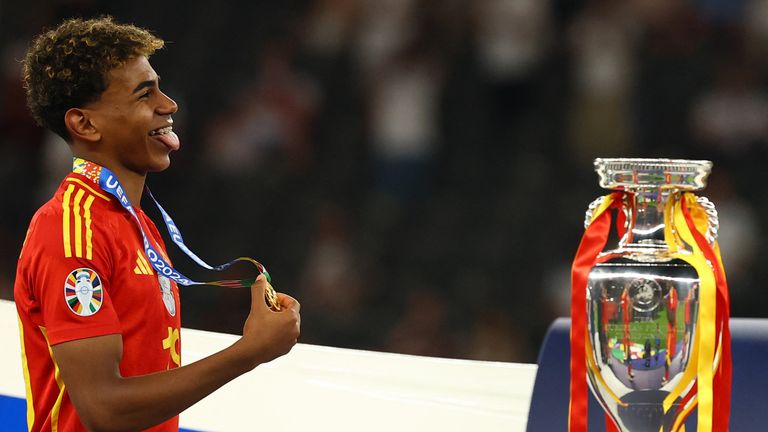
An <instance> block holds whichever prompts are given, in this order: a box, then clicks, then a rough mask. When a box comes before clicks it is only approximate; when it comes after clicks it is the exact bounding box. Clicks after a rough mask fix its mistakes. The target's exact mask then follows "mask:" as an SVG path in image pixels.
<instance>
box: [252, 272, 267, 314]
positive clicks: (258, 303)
mask: <svg viewBox="0 0 768 432" xmlns="http://www.w3.org/2000/svg"><path fill="white" fill-rule="evenodd" d="M266 289H267V278H266V277H265V276H264V275H263V274H260V275H259V277H257V278H256V280H255V281H254V282H253V285H251V310H254V309H262V308H267V304H266V303H265V302H264V295H265V292H266Z"/></svg>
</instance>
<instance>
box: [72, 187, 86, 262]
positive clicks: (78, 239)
mask: <svg viewBox="0 0 768 432" xmlns="http://www.w3.org/2000/svg"><path fill="white" fill-rule="evenodd" d="M83 195H85V191H84V190H83V189H78V191H77V193H76V194H75V202H74V204H73V206H72V213H74V215H75V256H76V257H78V258H82V257H83V220H82V217H81V216H80V201H82V199H83Z"/></svg>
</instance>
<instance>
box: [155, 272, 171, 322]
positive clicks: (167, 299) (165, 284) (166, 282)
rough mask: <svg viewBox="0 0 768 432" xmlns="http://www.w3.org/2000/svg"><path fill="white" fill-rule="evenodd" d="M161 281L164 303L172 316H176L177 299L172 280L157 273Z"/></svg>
mask: <svg viewBox="0 0 768 432" xmlns="http://www.w3.org/2000/svg"><path fill="white" fill-rule="evenodd" d="M157 279H158V280H159V281H160V292H161V293H162V294H163V303H164V304H165V308H166V309H167V310H168V313H169V314H171V316H176V299H174V298H173V290H172V289H171V280H170V279H168V278H167V277H165V276H163V275H157Z"/></svg>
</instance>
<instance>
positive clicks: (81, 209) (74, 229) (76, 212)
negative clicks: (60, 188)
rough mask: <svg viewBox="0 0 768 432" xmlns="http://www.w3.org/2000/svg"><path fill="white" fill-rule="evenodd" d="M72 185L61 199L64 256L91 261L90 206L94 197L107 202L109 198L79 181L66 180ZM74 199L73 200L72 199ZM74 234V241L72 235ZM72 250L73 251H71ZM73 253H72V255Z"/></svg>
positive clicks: (91, 231)
mask: <svg viewBox="0 0 768 432" xmlns="http://www.w3.org/2000/svg"><path fill="white" fill-rule="evenodd" d="M67 181H72V183H77V184H78V185H79V186H77V185H75V184H70V185H68V186H67V190H66V191H65V192H64V196H63V198H62V212H63V217H62V237H63V238H62V240H63V243H64V256H65V257H66V258H71V257H72V256H73V255H74V256H75V257H77V258H85V259H89V260H90V259H93V228H92V226H91V225H92V222H93V219H92V216H91V206H92V205H93V201H94V199H95V198H94V197H95V196H99V197H101V198H103V199H106V200H107V201H109V198H108V197H106V196H104V195H103V194H100V193H98V192H96V191H94V190H93V189H91V188H90V187H88V185H86V184H84V182H82V181H80V180H79V179H67ZM73 197H74V199H73ZM73 233H74V239H73V238H72V237H73V235H72V234H73ZM73 249H74V251H73ZM73 252H74V253H73Z"/></svg>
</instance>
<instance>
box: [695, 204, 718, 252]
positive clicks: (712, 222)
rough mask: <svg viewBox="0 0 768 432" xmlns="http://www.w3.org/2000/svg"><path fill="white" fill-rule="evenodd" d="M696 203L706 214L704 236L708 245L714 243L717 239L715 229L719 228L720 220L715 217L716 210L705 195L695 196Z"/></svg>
mask: <svg viewBox="0 0 768 432" xmlns="http://www.w3.org/2000/svg"><path fill="white" fill-rule="evenodd" d="M696 203H698V204H699V205H700V206H701V207H702V208H703V209H704V212H705V213H706V214H707V222H708V224H707V232H706V234H705V235H704V237H705V238H706V239H707V242H708V243H709V244H710V245H714V244H715V241H716V240H717V231H718V229H719V228H720V220H719V219H718V217H717V210H716V209H715V205H714V204H713V203H712V201H710V200H709V198H707V197H703V196H699V197H696Z"/></svg>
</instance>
